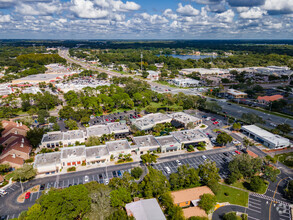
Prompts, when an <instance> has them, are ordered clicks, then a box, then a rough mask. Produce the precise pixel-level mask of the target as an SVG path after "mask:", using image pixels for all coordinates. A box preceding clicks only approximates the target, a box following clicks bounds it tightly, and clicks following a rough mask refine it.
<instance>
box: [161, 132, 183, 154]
mask: <svg viewBox="0 0 293 220" xmlns="http://www.w3.org/2000/svg"><path fill="white" fill-rule="evenodd" d="M156 140H157V142H158V143H159V145H160V146H161V152H162V153H166V152H172V151H179V150H181V144H180V143H179V142H178V141H177V140H176V138H175V137H174V136H172V135H168V136H161V137H156Z"/></svg>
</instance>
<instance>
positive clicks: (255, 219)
mask: <svg viewBox="0 0 293 220" xmlns="http://www.w3.org/2000/svg"><path fill="white" fill-rule="evenodd" d="M248 218H249V219H250V218H251V219H254V220H260V219H258V218H254V217H252V216H249V215H248Z"/></svg>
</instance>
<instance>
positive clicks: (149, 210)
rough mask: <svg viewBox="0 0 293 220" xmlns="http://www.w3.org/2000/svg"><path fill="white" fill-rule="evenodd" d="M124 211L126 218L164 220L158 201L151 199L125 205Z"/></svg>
mask: <svg viewBox="0 0 293 220" xmlns="http://www.w3.org/2000/svg"><path fill="white" fill-rule="evenodd" d="M125 209H126V212H127V215H128V216H132V217H134V218H135V219H136V220H166V217H165V215H164V213H163V212H162V209H161V207H160V205H159V204H158V201H157V200H156V199H155V198H153V199H142V200H139V201H136V202H131V203H127V204H126V205H125Z"/></svg>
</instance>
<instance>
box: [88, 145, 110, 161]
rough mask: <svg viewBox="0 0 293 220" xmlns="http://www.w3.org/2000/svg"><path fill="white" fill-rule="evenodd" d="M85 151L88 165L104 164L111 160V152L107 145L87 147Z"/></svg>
mask: <svg viewBox="0 0 293 220" xmlns="http://www.w3.org/2000/svg"><path fill="white" fill-rule="evenodd" d="M85 151H86V163H87V165H90V164H102V163H106V162H109V161H110V152H109V150H108V148H107V147H106V145H99V146H93V147H86V148H85Z"/></svg>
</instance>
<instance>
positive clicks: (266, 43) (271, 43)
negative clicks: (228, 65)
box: [0, 40, 293, 56]
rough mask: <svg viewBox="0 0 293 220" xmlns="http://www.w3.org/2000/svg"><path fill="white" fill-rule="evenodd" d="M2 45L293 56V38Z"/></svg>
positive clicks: (13, 42)
mask: <svg viewBox="0 0 293 220" xmlns="http://www.w3.org/2000/svg"><path fill="white" fill-rule="evenodd" d="M1 45H9V46H22V47H31V46H32V45H35V46H45V47H58V46H64V47H69V48H74V47H79V48H93V49H128V48H132V49H135V48H136V49H155V48H172V49H176V48H182V49H194V50H208V51H250V52H253V53H262V54H271V53H276V54H282V55H285V54H287V55H290V56H293V40H165V41H164V40H136V41H135V40H113V41H111V40H82V41H78V40H65V41H60V40H0V47H1Z"/></svg>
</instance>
